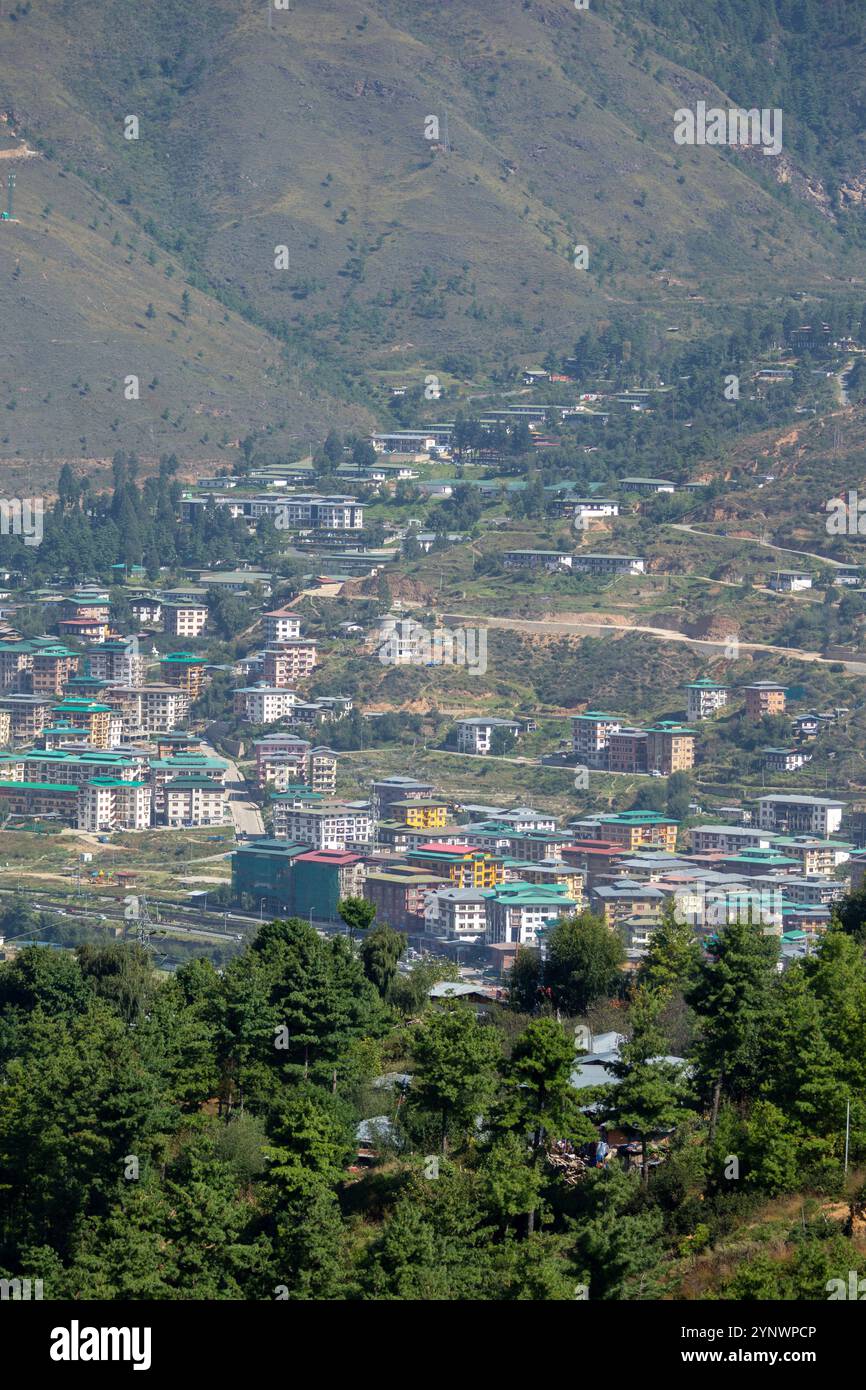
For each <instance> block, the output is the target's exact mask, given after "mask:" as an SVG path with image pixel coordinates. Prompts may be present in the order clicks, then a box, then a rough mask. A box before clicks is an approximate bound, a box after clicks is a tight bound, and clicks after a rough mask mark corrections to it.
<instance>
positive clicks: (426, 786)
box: [372, 776, 435, 820]
mask: <svg viewBox="0 0 866 1390" xmlns="http://www.w3.org/2000/svg"><path fill="white" fill-rule="evenodd" d="M434 790H435V788H434V786H433V783H432V782H421V781H419V780H418V779H417V778H416V777H401V776H394V777H379V778H377V779H375V780H374V781H373V784H372V794H373V804H374V806H375V807H376V809H377V814H378V815H379V816H380V817H381V819H382V820H390V818H391V807H392V806H393V804H394V802H395V801H408V800H422V801H423V800H426V798H427V797H429V796H432V795H433V792H434Z"/></svg>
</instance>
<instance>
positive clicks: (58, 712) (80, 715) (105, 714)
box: [51, 698, 119, 748]
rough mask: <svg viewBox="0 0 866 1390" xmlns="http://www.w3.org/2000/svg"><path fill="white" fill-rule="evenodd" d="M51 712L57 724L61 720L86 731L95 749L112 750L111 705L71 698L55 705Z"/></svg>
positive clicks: (88, 740) (89, 741)
mask: <svg viewBox="0 0 866 1390" xmlns="http://www.w3.org/2000/svg"><path fill="white" fill-rule="evenodd" d="M51 712H52V714H53V716H54V720H55V723H56V722H57V721H58V720H61V721H66V722H68V723H70V724H75V725H76V726H77V727H78V728H80V729H86V730H87V742H88V743H89V744H91V746H92V747H93V748H110V747H111V746H112V737H111V735H112V722H111V716H112V714H113V710H112V707H111V705H103V704H99V703H97V702H96V701H95V700H78V699H74V698H70V699H66V700H62V701H61V702H60V704H57V705H53V706H52V710H51ZM115 727H116V725H115ZM118 732H119V730H118Z"/></svg>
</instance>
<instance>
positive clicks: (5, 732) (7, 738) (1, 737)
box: [0, 709, 12, 748]
mask: <svg viewBox="0 0 866 1390" xmlns="http://www.w3.org/2000/svg"><path fill="white" fill-rule="evenodd" d="M11 742H12V718H11V715H10V714H9V711H8V709H0V748H5V747H6V746H7V744H10V743H11Z"/></svg>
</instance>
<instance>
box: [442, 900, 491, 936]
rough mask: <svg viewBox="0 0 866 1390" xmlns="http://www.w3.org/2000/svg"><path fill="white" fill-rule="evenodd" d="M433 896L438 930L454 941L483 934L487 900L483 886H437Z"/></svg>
mask: <svg viewBox="0 0 866 1390" xmlns="http://www.w3.org/2000/svg"><path fill="white" fill-rule="evenodd" d="M432 896H433V899H434V900H435V903H436V918H435V926H436V930H437V931H438V932H440V933H441V934H442V935H444V936H448V937H451V939H452V940H455V941H469V942H472V941H479V940H480V939H481V938H482V937H483V936H484V932H485V929H486V926H487V901H486V898H485V896H484V890H483V889H482V888H439V889H437V890H436V891H435V892H434V893H433V895H432ZM431 922H432V919H431Z"/></svg>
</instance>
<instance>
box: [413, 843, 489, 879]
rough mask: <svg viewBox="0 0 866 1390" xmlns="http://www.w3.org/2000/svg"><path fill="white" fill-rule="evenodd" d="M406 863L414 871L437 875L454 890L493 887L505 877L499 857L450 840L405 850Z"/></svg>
mask: <svg viewBox="0 0 866 1390" xmlns="http://www.w3.org/2000/svg"><path fill="white" fill-rule="evenodd" d="M406 860H407V863H409V864H410V865H411V866H412V867H414V868H418V869H425V870H428V871H429V872H431V873H435V874H439V875H440V876H441V877H442V878H444V879H447V880H448V881H449V882H450V883H451V884H452V885H453V886H454V887H455V888H493V887H495V886H496V884H497V883H501V882H502V881H503V879H504V878H505V869H504V866H503V862H502V859H501V857H500V856H498V855H494V854H489V853H488V852H487V851H486V850H478V849H473V847H472V846H471V845H461V844H455V843H454V842H453V841H444V842H442V841H435V842H434V843H431V844H422V845H419V846H418V847H417V849H411V850H408V851H407V853H406Z"/></svg>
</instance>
